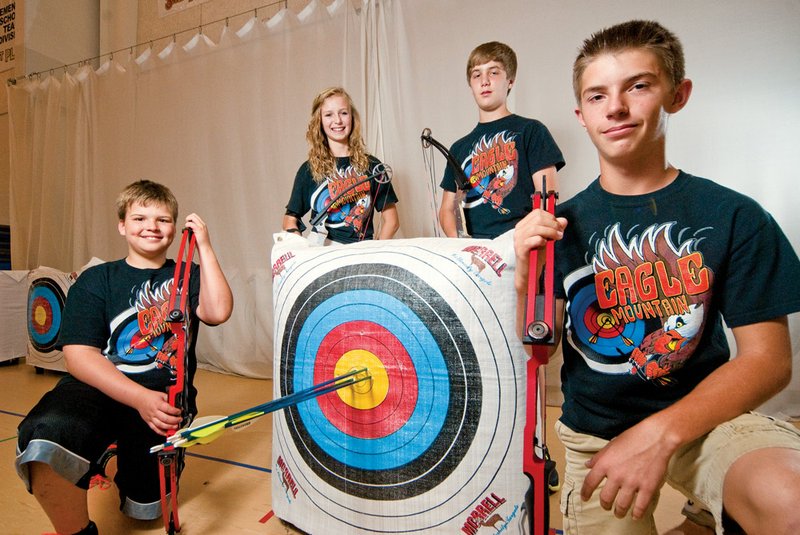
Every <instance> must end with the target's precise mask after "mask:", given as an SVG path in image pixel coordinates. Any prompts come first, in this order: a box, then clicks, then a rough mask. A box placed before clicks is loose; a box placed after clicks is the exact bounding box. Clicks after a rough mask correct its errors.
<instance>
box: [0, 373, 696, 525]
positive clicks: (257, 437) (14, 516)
mask: <svg viewBox="0 0 800 535" xmlns="http://www.w3.org/2000/svg"><path fill="white" fill-rule="evenodd" d="M59 377H60V374H58V373H56V372H50V371H46V372H44V373H38V374H37V373H36V370H35V369H34V368H33V367H31V366H28V365H26V364H25V363H24V362H18V363H15V364H14V363H12V364H8V363H3V365H2V366H0V453H2V458H3V462H2V463H0V526H2V527H0V532H1V533H3V534H5V535H28V534H36V535H38V534H44V533H52V532H53V529H52V526H51V525H50V522H49V521H48V519H47V516H46V515H45V514H44V513H43V512H42V510H41V509H40V508H39V506H38V504H37V502H36V500H35V499H34V498H33V496H31V495H30V494H28V492H27V491H26V490H25V487H24V485H23V484H22V482H21V481H20V480H19V478H18V477H17V475H16V472H15V470H14V457H15V453H16V433H17V425H18V424H19V422H20V420H21V419H22V417H23V416H24V415H25V414H26V413H27V412H28V410H30V408H31V407H33V405H34V404H35V403H36V402H37V401H38V400H39V398H40V397H41V396H42V394H44V392H46V391H47V390H49V389H50V388H52V386H53V385H54V384H55V383H56V381H57V380H58V379H59ZM196 384H197V388H198V391H199V395H198V406H199V408H200V416H203V415H211V414H215V415H226V414H232V413H234V412H237V411H240V410H243V409H246V408H247V407H250V406H253V405H257V404H259V403H264V402H266V401H269V400H270V399H271V396H272V381H269V380H258V379H246V378H243V377H236V376H231V375H224V374H219V373H214V372H209V371H206V370H198V373H197V379H196ZM559 414H560V410H559V409H558V408H554V407H548V410H547V419H548V423H549V424H550V425H549V428H550V430H549V431H548V432H549V433H550V438H549V440H548V446H549V448H550V451H551V455H552V457H553V459H555V460H556V463H557V464H558V466H559V467H563V458H564V451H563V448H562V447H561V444H560V443H559V442H558V439H557V438H556V437H555V435H554V434H553V433H552V423H553V422H554V421H555V420H556V419H557V418H558V416H559ZM271 447H272V419H271V416H270V415H267V416H264V417H262V418H260V419H257V420H255V421H254V422H253V424H252V425H250V426H248V427H245V428H244V429H242V430H240V431H231V430H228V431H226V432H225V433H224V435H223V436H222V437H220V438H219V439H217V440H216V441H214V442H212V443H211V444H207V445H203V446H194V447H192V448H191V449H189V450H187V454H188V455H187V460H186V470H185V471H184V474H183V476H182V478H181V492H180V500H179V513H180V520H181V524H182V528H183V529H182V530H181V533H183V534H186V535H200V534H203V535H208V534H214V535H216V534H250V533H257V534H261V535H276V534H298V533H301V532H300V531H298V530H296V529H294V528H293V527H292V526H290V525H288V524H285V523H284V522H282V521H281V520H280V519H278V518H277V517H275V516H274V515H273V512H272V508H271V505H270V503H271V497H270V489H271V478H272V470H271V468H272V467H271V466H270V461H271ZM109 468H110V469H111V470H113V461H112V464H111V466H110V467H109ZM558 499H559V493H556V494H555V495H554V496H552V497H551V511H552V513H551V516H552V518H551V526H552V527H553V528H555V529H556V530H557V531H556V532H557V533H560V528H561V517H560V514H559V513H558ZM683 502H684V499H683V497H682V496H681V495H680V494H678V493H677V492H675V491H674V490H672V489H671V488H669V487H668V486H665V488H664V490H663V491H662V497H661V501H660V503H659V507H658V511H657V513H656V522H657V524H658V527H659V530H660V531H661V532H664V531H666V530H667V529H668V528H671V527H674V526H676V525H677V524H679V523H680V521H681V520H682V517H681V516H680V509H681V507H682V505H683ZM118 505H119V501H118V498H117V492H116V489H115V488H114V485H113V483H111V484H110V485H109V486H105V485H102V486H95V487H93V488H92V489H90V491H89V512H90V515H91V518H92V519H93V520H94V521H95V522H96V523H97V525H98V527H99V529H100V533H101V534H102V535H116V534H148V535H157V534H161V533H164V528H163V524H162V523H161V521H160V520H157V521H151V522H140V521H134V520H131V519H129V518H127V517H125V516H124V515H123V514H122V513H120V512H119V509H118ZM315 535H316V534H315ZM319 535H328V534H319ZM337 535H339V534H337Z"/></svg>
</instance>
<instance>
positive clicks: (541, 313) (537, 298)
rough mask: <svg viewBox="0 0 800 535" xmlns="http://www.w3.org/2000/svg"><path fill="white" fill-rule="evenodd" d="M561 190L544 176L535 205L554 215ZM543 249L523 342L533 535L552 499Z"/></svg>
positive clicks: (548, 298)
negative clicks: (528, 349)
mask: <svg viewBox="0 0 800 535" xmlns="http://www.w3.org/2000/svg"><path fill="white" fill-rule="evenodd" d="M557 198H558V193H557V192H555V191H552V190H551V191H547V184H546V178H545V177H544V176H543V177H542V191H541V192H538V191H537V192H535V193H534V194H533V208H534V210H536V209H543V210H545V211H547V212H549V213H551V214H555V208H556V199H557ZM539 254H540V251H539V250H537V249H533V250H531V252H530V265H529V268H528V269H529V271H528V295H527V302H526V308H525V316H524V321H523V328H524V332H523V336H522V342H523V343H524V344H528V345H531V358H530V359H529V360H528V369H527V372H528V373H527V376H528V384H527V392H526V415H527V418H526V421H525V430H524V432H523V440H524V443H523V447H522V457H523V458H522V470H523V472H525V475H527V476H528V478H529V479H530V480H531V490H530V492H529V493H528V495H527V496H526V499H525V502H526V508H527V509H528V515H529V520H530V525H529V528H530V533H531V535H547V534H548V532H549V527H550V507H549V504H550V500H549V491H548V484H547V479H548V476H549V474H547V471H546V469H545V461H546V460H547V459H548V455H547V445H546V444H545V402H544V386H545V385H544V369H543V368H542V366H544V365H545V364H547V362H548V360H549V358H550V356H549V355H550V347H549V346H552V345H553V344H554V341H555V296H554V294H553V290H554V282H553V268H554V261H555V242H554V241H553V240H548V241H547V244H546V245H545V249H544V255H545V258H544V269H543V282H544V284H543V285H540V280H539V277H537V272H538V266H539Z"/></svg>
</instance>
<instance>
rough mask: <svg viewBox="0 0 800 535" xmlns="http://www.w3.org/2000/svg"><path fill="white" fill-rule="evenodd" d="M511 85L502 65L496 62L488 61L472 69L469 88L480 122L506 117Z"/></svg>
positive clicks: (511, 81)
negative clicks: (478, 110)
mask: <svg viewBox="0 0 800 535" xmlns="http://www.w3.org/2000/svg"><path fill="white" fill-rule="evenodd" d="M513 83H514V80H509V79H508V74H507V73H506V70H505V69H504V68H503V65H502V64H501V63H499V62H497V61H489V62H487V63H483V64H481V65H476V66H474V67H473V68H472V70H471V71H470V76H469V87H470V89H471V90H472V96H473V98H475V103H476V104H477V105H478V108H479V109H480V114H481V122H486V121H487V120H494V119H499V118H500V117H503V116H505V115H508V113H509V112H508V108H507V107H506V99H507V97H508V92H509V91H510V90H511V86H512V85H513Z"/></svg>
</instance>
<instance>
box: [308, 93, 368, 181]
mask: <svg viewBox="0 0 800 535" xmlns="http://www.w3.org/2000/svg"><path fill="white" fill-rule="evenodd" d="M333 96H342V97H344V99H345V100H346V101H347V107H348V108H350V117H351V120H352V125H351V128H350V136H349V137H348V139H347V145H348V149H349V152H350V164H351V165H352V166H353V167H354V168H355V169H356V171H357V172H358V173H365V172H366V171H367V168H368V167H369V158H368V156H367V148H366V145H365V144H364V140H363V139H362V137H361V117H360V116H359V114H358V110H356V108H355V106H354V105H353V99H351V98H350V95H348V94H347V91H345V90H344V89H343V88H341V87H329V88H328V89H326V90H324V91H323V92H321V93H320V94H319V95H317V96H316V98H314V102H313V103H312V104H311V119H310V120H309V121H308V130H307V131H306V141H308V166H309V168H310V169H311V175H312V176H313V177H314V180H315V181H316V182H322V181H323V180H325V177H329V176H333V175H334V174H335V172H336V157H335V156H334V155H333V153H331V148H330V145H329V144H328V137H327V136H326V135H325V132H324V131H323V129H322V112H321V108H322V104H323V103H324V102H325V100H326V99H328V98H330V97H333Z"/></svg>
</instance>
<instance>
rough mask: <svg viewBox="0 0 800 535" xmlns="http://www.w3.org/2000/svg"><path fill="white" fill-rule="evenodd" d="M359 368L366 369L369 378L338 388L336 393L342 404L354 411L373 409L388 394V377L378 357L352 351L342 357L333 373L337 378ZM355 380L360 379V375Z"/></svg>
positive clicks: (364, 351) (363, 351)
mask: <svg viewBox="0 0 800 535" xmlns="http://www.w3.org/2000/svg"><path fill="white" fill-rule="evenodd" d="M361 368H367V373H369V375H370V376H371V378H370V379H366V380H364V381H361V382H359V383H356V384H354V385H352V386H350V387H345V388H340V389H339V390H337V391H336V393H337V394H338V395H339V398H340V399H341V400H342V401H343V402H344V403H346V404H348V405H350V406H351V407H353V408H355V409H362V410H369V409H374V408H375V407H377V406H378V405H380V404H381V403H383V400H384V399H386V395H387V394H388V392H389V376H388V374H387V373H386V368H384V367H383V364H382V363H381V361H380V359H379V358H378V357H376V356H375V355H374V354H372V353H371V352H369V351H366V350H363V349H353V350H352V351H348V352H347V353H345V354H344V355H342V357H341V358H340V359H339V361H338V362H337V363H336V369H335V370H334V372H333V373H334V376H339V375H343V374H345V373H347V372H350V371H352V370H358V369H361ZM356 378H357V379H358V378H360V375H359V376H356Z"/></svg>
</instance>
